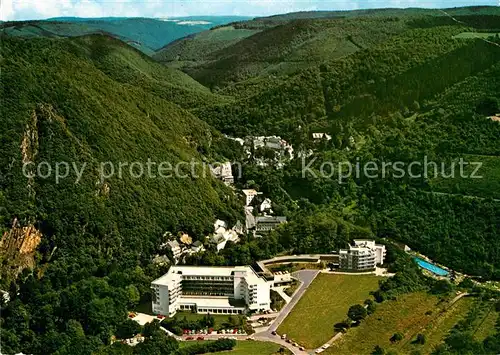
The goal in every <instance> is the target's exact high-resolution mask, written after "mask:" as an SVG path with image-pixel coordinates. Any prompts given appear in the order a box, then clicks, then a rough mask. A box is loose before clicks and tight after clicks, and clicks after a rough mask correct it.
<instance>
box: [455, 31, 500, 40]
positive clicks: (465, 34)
mask: <svg viewBox="0 0 500 355" xmlns="http://www.w3.org/2000/svg"><path fill="white" fill-rule="evenodd" d="M497 34H499V33H495V32H462V33H459V34H458V35H456V36H453V38H467V39H468V38H488V37H491V36H496V35H497Z"/></svg>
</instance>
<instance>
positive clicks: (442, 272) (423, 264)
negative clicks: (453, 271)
mask: <svg viewBox="0 0 500 355" xmlns="http://www.w3.org/2000/svg"><path fill="white" fill-rule="evenodd" d="M414 259H415V261H416V262H417V264H418V266H420V267H421V268H423V269H426V270H429V271H430V272H432V273H434V274H436V275H438V276H448V274H449V272H448V271H446V270H443V269H441V268H440V267H438V266H436V265H434V264H431V263H428V262H427V261H425V260H423V259H420V258H417V257H415V258H414Z"/></svg>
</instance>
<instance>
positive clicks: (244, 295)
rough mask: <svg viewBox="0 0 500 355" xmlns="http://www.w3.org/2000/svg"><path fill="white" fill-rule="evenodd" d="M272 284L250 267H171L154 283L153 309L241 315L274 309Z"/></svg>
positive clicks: (160, 311)
mask: <svg viewBox="0 0 500 355" xmlns="http://www.w3.org/2000/svg"><path fill="white" fill-rule="evenodd" d="M270 286H271V283H269V282H268V281H266V280H265V279H264V278H262V277H260V276H258V275H257V274H256V273H255V271H254V270H253V269H252V268H251V267H249V266H236V267H199V266H172V267H171V268H170V270H169V271H168V273H166V274H165V275H163V276H162V277H160V278H158V279H156V280H154V281H153V282H152V283H151V288H152V289H153V301H152V306H153V312H154V313H156V314H162V315H165V316H170V317H171V316H173V315H175V313H176V312H177V311H179V310H180V311H194V312H197V313H210V314H242V313H245V312H246V311H264V310H268V309H270V308H271V300H270Z"/></svg>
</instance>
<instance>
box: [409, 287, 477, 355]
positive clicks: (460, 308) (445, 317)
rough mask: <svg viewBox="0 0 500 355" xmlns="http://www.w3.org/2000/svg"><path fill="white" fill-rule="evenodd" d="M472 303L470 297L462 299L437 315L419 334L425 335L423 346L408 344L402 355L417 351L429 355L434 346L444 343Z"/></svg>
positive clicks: (472, 300)
mask: <svg viewBox="0 0 500 355" xmlns="http://www.w3.org/2000/svg"><path fill="white" fill-rule="evenodd" d="M474 302H475V300H474V299H473V298H472V297H466V298H462V299H460V300H459V301H458V302H456V303H455V304H454V305H453V306H452V307H451V308H449V309H448V310H447V311H446V312H444V313H442V314H439V316H437V317H436V318H435V319H434V320H433V321H432V322H430V323H429V325H428V326H427V328H426V329H425V330H424V331H422V332H421V333H422V334H424V335H425V339H426V341H425V344H423V345H418V344H413V343H412V342H408V343H407V344H406V345H405V346H404V348H403V353H411V352H412V351H415V350H418V351H420V353H422V354H430V353H431V352H432V350H433V349H434V347H435V346H437V345H439V344H441V343H442V342H443V341H444V339H445V338H446V336H447V335H448V333H449V331H450V330H451V329H452V328H453V327H454V326H455V324H457V323H458V322H459V321H460V320H462V319H463V318H465V316H466V315H467V313H468V312H469V310H470V308H471V307H472V305H473V303H474Z"/></svg>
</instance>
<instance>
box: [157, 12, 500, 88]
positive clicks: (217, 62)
mask: <svg viewBox="0 0 500 355" xmlns="http://www.w3.org/2000/svg"><path fill="white" fill-rule="evenodd" d="M452 16H456V17H459V18H464V17H467V16H469V19H470V17H471V16H476V18H479V17H480V16H500V8H499V7H495V6H477V7H464V8H450V9H444V10H437V9H420V8H409V9H368V10H355V11H310V12H297V13H290V14H283V15H275V16H269V17H258V18H255V19H253V20H250V21H243V22H237V23H231V24H228V25H224V26H219V27H217V28H213V29H211V30H208V31H204V32H200V33H197V34H193V35H190V36H188V37H185V38H182V39H179V40H177V41H174V42H172V43H170V44H168V45H166V46H165V47H164V48H162V49H160V50H158V51H157V53H155V54H154V55H153V57H154V58H155V59H156V60H158V61H160V62H163V63H165V64H168V65H171V66H174V67H176V68H183V69H184V70H185V71H186V72H187V73H189V74H190V75H191V76H193V77H194V78H195V79H197V80H199V81H200V82H202V83H203V84H204V85H208V86H217V87H220V86H226V85H228V84H234V83H235V82H240V81H241V80H244V79H247V78H252V77H256V76H266V75H288V74H290V73H294V72H297V70H300V69H304V68H307V67H309V66H311V65H313V64H314V65H315V64H318V63H321V62H323V61H330V60H332V59H335V58H341V57H343V56H346V55H349V54H351V53H354V52H356V51H358V50H360V49H366V48H368V47H370V46H371V45H373V44H376V43H380V42H381V41H384V40H386V39H388V38H390V37H391V36H392V35H394V34H397V33H399V32H401V31H403V30H404V29H408V28H410V27H423V26H426V25H428V26H435V25H453V24H457V23H456V22H455V21H454V20H453V18H452ZM422 18H425V22H426V24H424V23H418V24H417V23H416V22H415V23H414V22H413V21H418V19H422ZM471 25H473V26H475V25H479V26H480V23H472V24H471Z"/></svg>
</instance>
